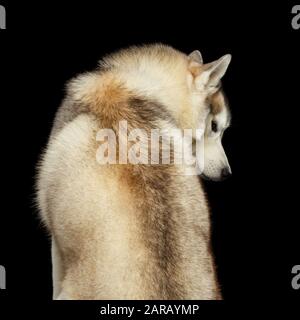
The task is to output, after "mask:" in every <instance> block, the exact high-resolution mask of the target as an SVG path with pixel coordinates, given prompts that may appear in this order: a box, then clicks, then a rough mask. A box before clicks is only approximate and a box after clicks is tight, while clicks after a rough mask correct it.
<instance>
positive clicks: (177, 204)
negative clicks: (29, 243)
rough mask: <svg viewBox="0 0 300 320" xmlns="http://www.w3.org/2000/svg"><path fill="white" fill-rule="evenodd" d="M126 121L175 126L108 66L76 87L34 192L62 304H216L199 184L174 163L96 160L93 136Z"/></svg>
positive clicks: (206, 220) (159, 107)
mask: <svg viewBox="0 0 300 320" xmlns="http://www.w3.org/2000/svg"><path fill="white" fill-rule="evenodd" d="M143 50H144V49H143ZM160 50H163V49H160ZM167 50H169V49H167ZM165 54H166V53H165ZM116 61H117V60H116ZM116 63H117V62H116ZM80 90H82V93H81V94H79V93H78V92H79V91H80ZM122 120H126V121H127V123H128V130H131V129H135V128H143V129H144V130H145V131H146V132H150V130H151V129H154V128H157V127H164V128H165V127H172V126H174V127H176V126H177V125H178V124H177V119H176V118H175V117H174V116H173V114H172V112H170V109H169V108H167V107H166V106H165V105H164V104H163V103H161V101H159V99H158V100H155V99H151V98H150V97H149V96H148V95H144V96H143V95H141V93H140V92H135V91H134V90H131V89H128V88H126V86H124V85H123V83H122V81H119V80H118V78H117V77H115V76H114V75H113V74H112V73H110V70H109V68H107V70H106V69H105V67H103V68H102V70H100V71H98V72H97V73H91V74H87V75H84V76H82V77H80V78H78V79H77V80H75V81H73V83H72V84H71V86H70V88H69V93H68V96H67V98H66V100H65V102H64V103H63V105H62V107H61V109H60V111H59V112H58V114H57V117H56V121H55V125H54V128H53V131H52V134H51V137H50V141H49V144H48V147H47V150H46V152H45V153H44V155H43V158H42V160H41V163H40V167H39V175H38V184H37V189H38V204H39V207H40V210H41V214H42V218H43V220H44V222H45V224H46V226H47V227H48V229H49V231H50V233H51V236H52V241H53V243H54V246H55V255H56V257H55V259H56V260H57V261H58V263H59V264H60V268H59V269H60V272H59V273H60V274H59V276H58V277H57V279H56V281H57V286H59V288H60V289H59V292H60V297H59V298H61V299H217V298H219V290H218V286H217V281H216V275H215V270H214V263H213V257H212V254H211V251H210V227H209V226H210V225H209V211H208V208H207V203H206V199H205V196H204V193H203V190H202V188H201V184H200V183H199V180H198V177H197V176H185V175H183V174H182V172H181V170H182V169H181V168H180V166H175V165H160V164H159V165H143V164H140V165H133V164H115V165H99V163H98V162H97V157H96V155H97V149H98V147H99V145H98V143H97V141H96V136H97V132H98V131H99V130H100V129H104V128H111V129H112V130H113V131H114V132H116V133H117V132H118V125H119V122H120V121H122ZM117 138H118V142H119V139H121V137H117Z"/></svg>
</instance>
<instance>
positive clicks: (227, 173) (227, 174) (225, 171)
mask: <svg viewBox="0 0 300 320" xmlns="http://www.w3.org/2000/svg"><path fill="white" fill-rule="evenodd" d="M230 176H231V170H230V169H229V168H223V169H222V172H221V178H222V180H224V179H227V178H229V177H230Z"/></svg>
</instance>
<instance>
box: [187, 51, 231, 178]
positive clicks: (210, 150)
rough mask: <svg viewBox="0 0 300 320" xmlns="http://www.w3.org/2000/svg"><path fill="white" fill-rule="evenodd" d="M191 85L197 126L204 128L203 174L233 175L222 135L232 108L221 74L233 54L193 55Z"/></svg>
mask: <svg viewBox="0 0 300 320" xmlns="http://www.w3.org/2000/svg"><path fill="white" fill-rule="evenodd" d="M188 59H189V71H190V73H189V76H188V82H189V89H190V92H191V96H192V99H193V102H192V103H193V104H194V106H193V108H195V109H196V110H199V111H198V114H197V124H196V127H197V128H202V129H203V130H204V136H202V139H203V146H204V148H203V152H202V154H201V155H200V157H201V159H200V158H198V159H197V161H198V163H199V162H200V161H201V162H203V163H202V164H201V167H202V177H204V178H206V179H208V180H213V181H220V180H223V179H225V178H227V177H229V176H230V175H231V168H230V165H229V163H228V159H227V157H226V154H225V151H224V148H223V146H222V137H223V133H224V131H225V130H226V128H227V127H228V126H229V124H230V111H229V108H228V104H227V101H226V99H225V96H224V92H223V91H222V89H221V78H222V77H223V76H224V74H225V72H226V70H227V68H228V65H229V63H230V61H231V55H225V56H223V57H221V58H220V59H218V60H216V61H214V62H211V63H207V64H203V60H202V56H201V54H200V52H199V51H194V52H192V53H191V54H190V55H189V57H188Z"/></svg>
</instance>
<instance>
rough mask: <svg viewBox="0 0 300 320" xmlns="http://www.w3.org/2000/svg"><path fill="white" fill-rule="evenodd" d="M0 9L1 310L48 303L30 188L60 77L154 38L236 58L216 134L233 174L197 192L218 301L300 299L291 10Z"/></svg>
mask: <svg viewBox="0 0 300 320" xmlns="http://www.w3.org/2000/svg"><path fill="white" fill-rule="evenodd" d="M1 4H3V5H5V6H6V10H7V30H0V81H1V87H0V92H1V96H0V99H1V125H0V128H1V129H0V130H1V146H2V156H1V162H2V166H1V169H2V170H1V171H2V172H1V177H2V179H1V182H2V183H1V184H2V197H3V200H2V206H1V207H2V210H1V221H0V225H1V228H0V264H1V265H4V266H5V267H6V270H7V290H5V291H4V290H1V291H0V303H1V299H3V301H5V300H7V299H12V300H14V299H19V301H20V300H21V299H25V300H28V301H31V302H34V301H37V300H38V301H48V300H50V299H51V259H50V246H49V241H48V239H47V236H46V233H45V230H43V228H42V226H41V225H40V223H39V219H38V218H37V212H36V209H35V208H34V205H33V194H34V190H33V184H34V175H35V165H36V162H37V159H38V156H39V154H40V152H41V150H42V148H43V147H44V146H45V144H46V142H47V137H48V134H49V131H50V128H51V125H52V120H53V117H54V114H55V112H56V110H57V108H58V106H59V103H60V101H61V100H62V98H63V96H64V85H65V83H66V81H67V80H68V79H70V78H71V77H73V76H75V75H76V74H78V73H80V72H84V71H87V70H92V69H93V68H95V67H96V65H97V61H98V60H99V59H100V58H101V56H102V55H103V54H106V53H109V52H111V51H115V50H117V49H119V48H122V47H126V46H128V45H132V44H143V43H153V42H163V43H166V44H170V45H172V46H174V47H175V48H177V49H180V50H182V51H184V52H186V53H189V52H191V51H193V50H195V49H199V50H200V51H201V52H202V55H203V57H204V60H205V62H209V61H212V60H214V59H217V58H219V57H220V56H221V55H224V54H227V53H231V54H232V56H233V59H232V63H231V65H230V67H229V69H228V72H227V74H226V76H225V78H224V81H223V84H224V88H225V91H226V93H227V96H228V99H229V102H230V105H231V110H232V115H233V120H232V127H231V128H230V129H229V130H228V132H226V133H225V135H224V146H225V149H226V152H227V155H228V158H229V161H230V163H231V167H232V170H233V176H232V178H230V180H228V181H225V182H221V183H206V184H205V185H206V190H207V193H208V196H209V199H210V204H211V208H212V223H213V246H214V251H215V255H216V262H217V265H218V275H219V279H220V283H221V286H222V292H223V296H224V299H225V302H224V303H228V304H229V305H232V304H233V303H234V302H236V301H240V302H242V301H243V302H251V305H252V304H253V307H255V305H256V304H257V303H259V302H266V301H271V300H273V301H274V299H275V300H277V299H278V300H279V299H280V300H281V301H292V302H296V301H297V300H300V299H299V297H300V296H299V294H300V292H299V290H298V291H295V290H293V289H292V288H291V284H290V283H291V278H292V275H291V268H292V266H293V265H295V264H300V254H299V251H300V250H299V246H300V245H299V240H300V239H299V238H300V237H299V217H298V216H299V210H298V208H297V207H293V200H296V199H297V195H298V189H299V188H298V185H297V181H298V180H297V178H298V171H299V169H298V167H299V162H298V161H297V160H298V152H297V148H298V144H297V140H296V139H295V138H296V135H297V131H298V130H297V128H298V126H299V121H298V120H297V112H298V110H297V109H299V74H300V73H299V72H300V45H299V44H300V41H299V40H300V30H298V31H296V30H293V29H292V28H291V18H292V14H291V8H292V6H293V3H290V4H288V3H287V2H285V1H282V4H278V3H276V4H275V3H273V2H270V3H269V4H266V3H265V5H264V6H263V5H262V3H257V4H254V3H253V2H248V3H245V4H244V3H243V4H242V3H239V2H232V4H229V3H227V4H226V5H224V4H223V5H222V4H221V2H220V3H215V4H212V5H209V6H208V5H206V4H205V1H198V2H189V3H187V2H182V3H178V4H175V2H174V3H172V4H169V5H164V6H163V5H162V3H160V4H155V3H154V2H149V3H147V2H141V4H140V5H133V4H131V5H130V6H129V4H125V3H123V5H120V4H118V3H117V2H116V3H114V4H112V5H111V6H110V7H108V6H106V5H104V3H100V4H99V5H98V6H96V5H95V4H91V3H90V2H82V3H81V4H80V3H78V4H75V3H74V2H69V4H68V5H67V2H65V5H64V6H62V4H61V3H60V4H58V3H57V4H55V3H54V2H51V3H50V2H49V3H48V4H45V3H44V2H43V3H41V2H39V3H35V4H33V3H32V2H30V3H29V2H27V1H25V2H24V3H22V4H16V3H15V4H13V3H11V2H10V3H5V1H1ZM294 4H296V3H294ZM275 305H276V304H274V305H273V308H275ZM49 306H50V304H49ZM219 306H220V305H219ZM221 307H222V306H221Z"/></svg>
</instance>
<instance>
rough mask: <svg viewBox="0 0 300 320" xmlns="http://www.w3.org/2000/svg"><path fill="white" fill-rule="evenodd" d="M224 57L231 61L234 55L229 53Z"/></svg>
mask: <svg viewBox="0 0 300 320" xmlns="http://www.w3.org/2000/svg"><path fill="white" fill-rule="evenodd" d="M224 57H226V59H227V60H228V61H229V62H230V61H231V59H232V55H231V54H230V53H227V54H226V55H225V56H224Z"/></svg>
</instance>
